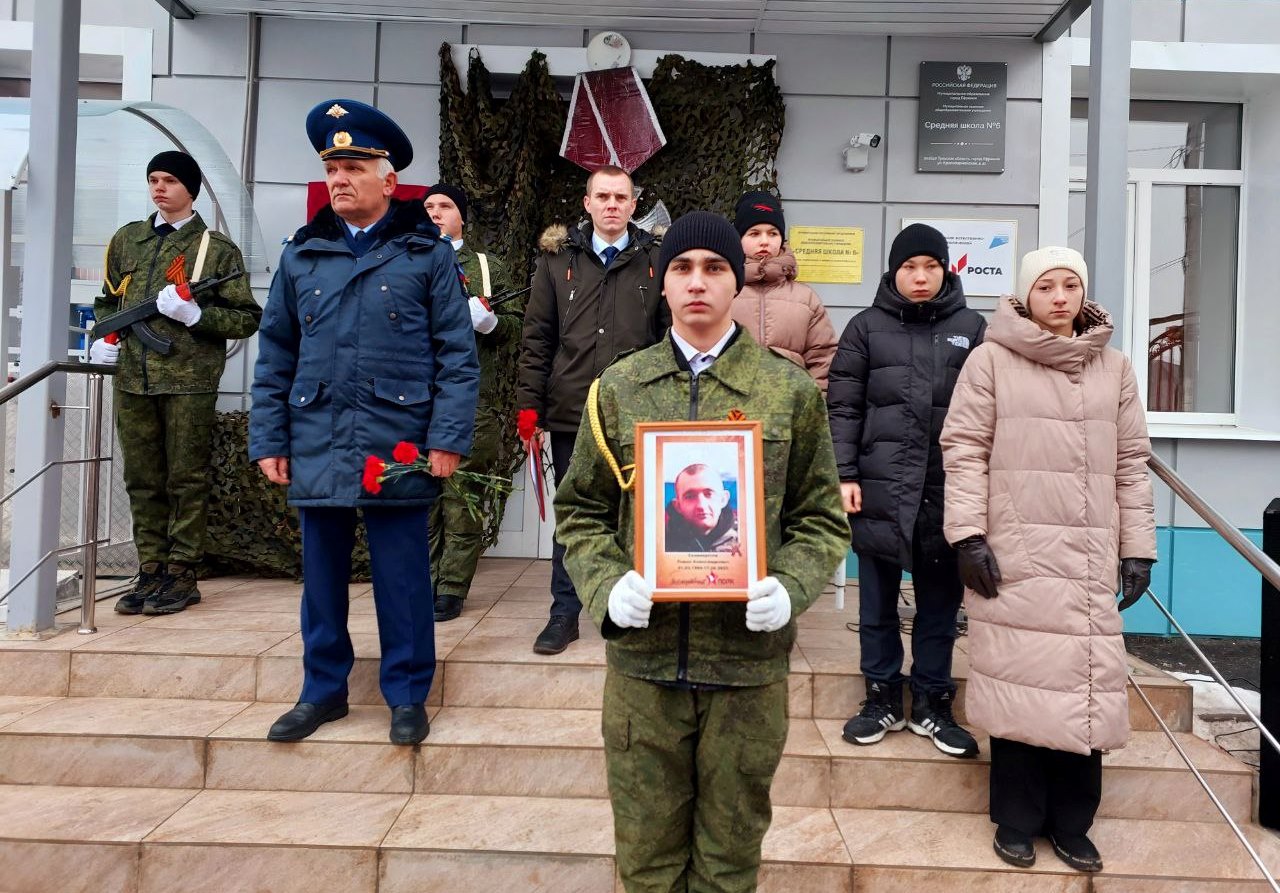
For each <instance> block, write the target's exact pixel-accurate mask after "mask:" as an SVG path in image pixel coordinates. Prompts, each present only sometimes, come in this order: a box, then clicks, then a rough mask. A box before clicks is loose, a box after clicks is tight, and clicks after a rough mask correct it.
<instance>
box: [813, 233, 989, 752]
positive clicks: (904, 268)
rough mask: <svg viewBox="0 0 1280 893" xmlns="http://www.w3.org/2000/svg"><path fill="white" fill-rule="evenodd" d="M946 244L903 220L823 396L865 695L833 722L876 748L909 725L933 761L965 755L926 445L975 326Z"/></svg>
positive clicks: (954, 606) (978, 328) (935, 480)
mask: <svg viewBox="0 0 1280 893" xmlns="http://www.w3.org/2000/svg"><path fill="white" fill-rule="evenodd" d="M948 262H949V258H948V252H947V240H946V238H945V237H944V236H943V235H942V233H940V232H938V231H937V230H936V229H933V228H932V227H929V226H925V225H924V224H919V223H917V224H912V225H911V226H908V227H907V228H906V229H904V230H902V232H900V233H899V234H898V236H897V238H895V239H894V240H893V246H892V248H891V249H890V251H889V270H888V272H886V273H885V274H884V276H883V277H882V278H881V280H880V288H879V291H877V293H876V297H875V301H874V302H873V303H872V306H871V307H869V308H868V309H866V310H864V311H862V312H861V313H859V314H858V315H857V316H855V317H854V318H853V319H851V320H850V321H849V325H848V326H847V327H846V328H845V330H844V334H843V335H842V336H841V338H840V345H839V347H838V348H837V350H836V357H835V360H834V361H833V362H832V364H831V377H830V383H829V385H828V391H827V404H828V409H829V411H830V414H831V435H832V437H833V438H834V440H835V448H836V461H837V463H838V465H839V470H840V490H841V496H842V497H843V500H844V508H845V511H847V512H848V513H849V524H850V528H851V530H852V535H853V551H854V552H856V553H857V555H858V592H859V628H858V638H859V642H860V644H861V646H862V655H861V665H862V674H863V677H864V678H865V679H866V683H867V700H865V701H864V702H863V705H862V711H861V712H860V713H859V714H858V715H857V716H855V717H853V718H852V719H850V720H849V722H848V723H846V724H845V727H844V738H845V740H846V741H849V742H851V743H854V744H874V743H876V742H877V741H879V740H880V739H882V738H883V737H884V736H885V733H886V732H892V731H899V730H901V729H902V728H903V727H904V726H907V725H909V726H910V728H911V731H913V732H915V733H916V734H918V735H923V736H925V737H928V738H931V739H932V740H933V743H934V745H935V746H936V747H937V748H938V749H939V750H941V751H942V752H943V753H946V754H950V755H951V756H957V757H972V756H976V755H977V753H978V745H977V742H976V741H975V740H974V738H973V736H972V735H970V734H969V733H968V732H967V731H965V730H964V729H963V728H961V727H960V726H959V725H958V724H956V722H955V719H954V717H953V715H952V702H953V700H954V698H955V691H956V686H955V682H954V681H953V680H952V678H951V651H952V646H953V645H954V643H955V637H956V613H957V611H958V610H959V608H960V602H961V599H962V597H963V595H964V588H963V586H962V585H961V583H960V576H959V572H958V570H957V568H956V559H955V553H954V552H953V551H952V550H951V547H950V546H949V545H948V544H947V541H946V540H945V539H944V538H943V535H942V506H943V493H944V476H943V470H942V450H941V448H940V446H939V444H938V437H939V435H940V434H941V433H942V423H943V420H944V419H945V418H946V415H947V407H948V406H949V405H950V404H951V392H952V390H953V389H954V388H955V384H956V379H957V378H958V377H959V375H960V368H961V367H962V366H963V365H964V362H965V360H967V359H968V358H969V353H970V351H972V350H973V348H975V347H977V346H978V344H979V343H980V342H981V341H982V335H983V332H984V331H985V330H986V321H985V320H983V318H982V317H981V316H980V315H979V314H978V313H977V311H975V310H970V309H969V308H968V307H967V306H966V305H965V300H964V289H963V288H962V287H961V284H960V277H959V276H957V275H956V274H955V273H953V272H950V271H949V268H948ZM904 570H905V571H909V572H910V573H911V577H912V583H913V585H914V590H915V606H916V615H915V619H914V621H913V622H912V627H911V657H912V661H911V693H912V707H911V718H910V722H909V723H908V721H907V719H906V717H905V713H904V710H903V701H902V689H903V682H905V681H906V679H905V677H904V676H903V674H902V663H903V649H902V636H901V632H900V629H899V618H898V597H899V590H900V586H901V583H902V572H903V571H904Z"/></svg>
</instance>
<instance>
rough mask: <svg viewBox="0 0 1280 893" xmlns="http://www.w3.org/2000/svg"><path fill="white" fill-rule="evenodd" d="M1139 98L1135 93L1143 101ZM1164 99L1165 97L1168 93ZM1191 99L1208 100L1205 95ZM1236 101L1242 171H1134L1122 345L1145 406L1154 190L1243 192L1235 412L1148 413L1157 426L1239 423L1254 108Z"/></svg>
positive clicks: (1074, 182)
mask: <svg viewBox="0 0 1280 893" xmlns="http://www.w3.org/2000/svg"><path fill="white" fill-rule="evenodd" d="M1137 98H1138V97H1135V99H1137ZM1162 101H1164V98H1163V97H1162ZM1187 101H1195V102H1205V101H1208V100H1204V99H1202V98H1196V99H1189V100H1187ZM1232 104H1239V105H1242V106H1243V108H1242V115H1241V117H1242V121H1241V163H1240V168H1241V169H1240V170H1216V169H1186V168H1180V169H1167V168H1130V169H1129V186H1130V187H1131V188H1130V201H1129V223H1128V226H1127V227H1126V230H1127V233H1128V235H1127V241H1128V244H1127V248H1126V257H1127V258H1128V264H1127V266H1128V274H1129V275H1128V276H1127V277H1126V280H1127V281H1126V283H1125V302H1124V331H1125V333H1126V339H1125V344H1123V345H1122V349H1123V350H1124V352H1125V353H1126V354H1127V355H1128V357H1129V359H1130V361H1131V362H1132V363H1133V371H1134V373H1135V375H1136V376H1137V379H1138V393H1139V394H1141V395H1142V401H1143V404H1144V405H1145V404H1146V400H1147V380H1148V370H1149V363H1148V360H1147V341H1148V336H1149V333H1150V327H1149V326H1148V325H1146V324H1142V325H1139V324H1138V323H1139V321H1146V320H1148V319H1150V313H1149V310H1150V306H1151V277H1150V275H1149V271H1150V270H1151V190H1152V187H1154V186H1228V187H1235V189H1236V190H1237V192H1238V194H1239V199H1240V200H1239V210H1238V216H1237V219H1236V289H1235V314H1236V320H1235V343H1234V345H1233V350H1234V353H1233V355H1232V365H1233V369H1232V376H1233V378H1232V395H1231V406H1232V410H1231V412H1152V411H1150V410H1148V411H1147V422H1148V424H1152V425H1162V426H1164V425H1185V426H1192V427H1200V426H1206V427H1207V426H1219V427H1220V426H1231V427H1235V426H1237V425H1238V424H1239V407H1240V395H1241V391H1242V384H1243V381H1242V366H1243V364H1242V363H1241V362H1240V358H1241V356H1243V351H1244V347H1245V343H1244V342H1245V339H1244V334H1245V332H1246V331H1247V323H1246V321H1245V306H1246V302H1245V300H1244V284H1245V275H1244V274H1245V269H1246V265H1245V232H1244V221H1245V220H1246V219H1247V218H1246V208H1245V202H1246V200H1247V191H1246V189H1245V188H1244V185H1245V169H1246V165H1247V159H1245V158H1244V153H1245V151H1246V150H1247V147H1248V136H1247V130H1246V128H1247V127H1248V106H1247V104H1244V103H1240V102H1239V101H1238V100H1237V101H1234V102H1233V103H1232ZM1069 176H1070V184H1069V187H1068V188H1069V190H1070V191H1071V192H1083V191H1084V189H1085V183H1086V177H1087V169H1086V168H1083V167H1072V168H1071V169H1070V174H1069Z"/></svg>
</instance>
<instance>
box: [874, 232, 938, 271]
mask: <svg viewBox="0 0 1280 893" xmlns="http://www.w3.org/2000/svg"><path fill="white" fill-rule="evenodd" d="M920 254H923V255H925V256H926V257H932V258H933V259H934V260H936V261H937V262H938V263H940V264H942V268H943V269H944V270H950V269H951V260H950V256H949V255H948V253H947V237H946V236H944V235H943V234H942V233H940V232H938V231H937V230H936V229H934V228H933V227H932V226H926V225H925V224H923V223H913V224H911V225H910V226H908V227H907V228H906V229H904V230H903V231H902V232H900V233H898V235H897V237H896V238H895V239H894V240H893V247H891V248H890V249H889V272H890V273H897V272H898V268H899V267H901V266H902V265H903V264H905V263H906V262H907V261H908V260H910V259H911V258H913V257H915V256H917V255H920Z"/></svg>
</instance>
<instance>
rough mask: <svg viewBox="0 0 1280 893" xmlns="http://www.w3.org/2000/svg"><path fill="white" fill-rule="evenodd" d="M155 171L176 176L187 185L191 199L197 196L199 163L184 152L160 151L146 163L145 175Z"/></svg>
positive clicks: (198, 191)
mask: <svg viewBox="0 0 1280 893" xmlns="http://www.w3.org/2000/svg"><path fill="white" fill-rule="evenodd" d="M156 171H160V172H162V173H166V174H172V175H173V176H175V177H177V178H178V182H179V183H181V184H182V185H183V186H185V187H187V192H189V193H191V198H192V200H193V201H194V200H195V199H196V198H198V197H199V195H200V165H198V164H196V160H195V159H194V158H192V157H191V156H190V155H188V154H187V153H186V152H177V151H170V152H161V153H160V154H159V155H157V156H156V157H155V158H152V159H151V163H150V164H148V165H147V176H148V177H150V176H151V175H152V174H154V173H155V172H156Z"/></svg>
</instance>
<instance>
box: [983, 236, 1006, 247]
mask: <svg viewBox="0 0 1280 893" xmlns="http://www.w3.org/2000/svg"><path fill="white" fill-rule="evenodd" d="M1008 244H1009V237H1008V236H993V237H992V239H991V244H990V245H988V246H987V248H989V249H990V248H999V247H1000V246H1001V245H1008Z"/></svg>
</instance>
